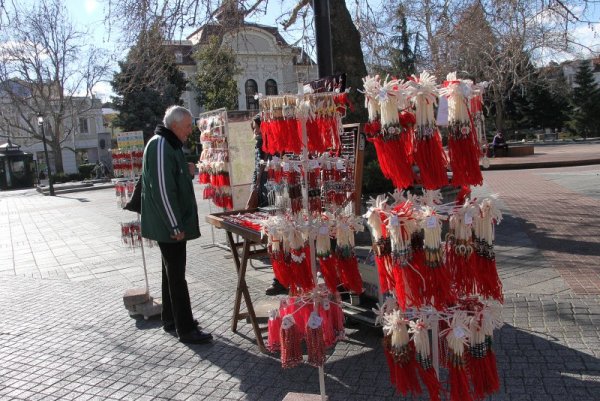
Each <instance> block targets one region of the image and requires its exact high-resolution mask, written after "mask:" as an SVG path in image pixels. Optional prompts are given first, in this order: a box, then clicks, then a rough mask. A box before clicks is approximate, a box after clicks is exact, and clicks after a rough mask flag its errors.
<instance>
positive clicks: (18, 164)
mask: <svg viewBox="0 0 600 401" xmlns="http://www.w3.org/2000/svg"><path fill="white" fill-rule="evenodd" d="M35 170H36V168H35V162H34V161H33V155H32V154H31V153H26V152H23V151H22V150H21V147H20V146H19V145H15V144H13V143H11V142H10V140H9V141H8V142H7V143H4V144H2V145H0V190H4V189H17V188H32V187H33V186H34V182H35Z"/></svg>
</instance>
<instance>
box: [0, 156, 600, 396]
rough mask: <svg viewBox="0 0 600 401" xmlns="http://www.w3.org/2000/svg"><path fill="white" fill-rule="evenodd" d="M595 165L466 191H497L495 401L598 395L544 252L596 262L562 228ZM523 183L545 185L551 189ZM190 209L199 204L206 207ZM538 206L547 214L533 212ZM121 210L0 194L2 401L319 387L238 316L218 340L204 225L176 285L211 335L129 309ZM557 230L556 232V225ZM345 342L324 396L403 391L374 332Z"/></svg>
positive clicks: (221, 314) (595, 373)
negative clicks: (501, 294) (186, 291)
mask: <svg viewBox="0 0 600 401" xmlns="http://www.w3.org/2000/svg"><path fill="white" fill-rule="evenodd" d="M594 171H597V168H592V167H588V168H569V169H560V170H535V171H533V170H532V171H530V172H529V173H527V174H525V173H523V172H516V171H513V172H503V171H499V172H496V171H494V172H487V173H485V180H486V186H484V188H482V189H481V190H478V191H477V193H478V194H482V195H483V194H486V193H493V192H500V193H501V198H502V206H503V209H504V212H505V213H506V215H505V220H504V221H503V223H502V224H501V225H500V227H499V229H498V232H497V242H498V246H497V257H498V265H499V269H500V275H501V278H502V279H503V282H504V286H505V294H506V302H505V308H504V313H503V317H504V320H505V323H506V324H505V326H504V327H503V328H502V329H500V330H499V331H498V332H497V334H496V338H495V340H496V346H497V350H496V351H497V358H498V366H499V371H500V375H501V381H502V389H501V392H500V393H499V394H497V395H495V396H493V397H490V399H492V400H511V401H517V400H524V401H534V400H540V401H541V400H561V401H567V400H585V401H587V400H590V401H591V400H597V399H599V398H600V396H599V394H600V359H599V358H600V300H599V298H598V296H597V295H595V294H593V295H589V294H586V293H584V292H580V291H574V290H576V288H575V285H574V283H573V282H572V281H571V279H570V278H569V277H567V275H566V273H563V270H564V269H565V268H563V267H561V266H562V263H563V262H562V259H561V262H560V263H557V262H556V258H558V257H561V255H563V254H564V255H568V254H569V252H568V251H564V252H557V251H556V249H558V247H559V246H560V244H561V242H562V241H569V242H570V244H571V245H579V244H580V243H581V242H583V245H580V246H579V247H573V246H572V247H571V248H570V249H575V250H579V251H578V253H575V255H577V256H578V257H590V258H591V259H590V262H589V263H590V266H591V267H593V268H597V267H598V262H597V256H598V255H597V253H594V250H593V249H594V248H589V246H593V245H594V244H597V242H594V241H597V238H586V239H584V238H583V237H582V236H581V235H578V234H579V233H586V234H588V235H589V236H590V237H596V236H597V233H598V231H597V230H596V231H595V233H596V235H594V234H593V230H592V228H593V227H592V228H590V230H592V231H579V230H577V229H575V228H574V227H576V226H577V225H576V224H574V223H573V221H576V222H577V221H579V220H577V219H580V218H581V219H583V221H585V222H586V223H589V225H590V226H595V227H596V228H597V227H598V225H597V224H598V221H597V217H594V213H596V211H595V210H598V209H597V207H596V208H595V210H594V208H593V206H597V199H598V197H597V192H596V191H597V188H598V185H597V183H598V182H597V181H594V180H597V178H594V177H596V176H594ZM505 174H506V175H505ZM522 180H533V181H531V182H532V185H527V183H521V181H522ZM535 180H542V181H543V182H544V183H548V184H549V185H550V184H552V185H555V186H557V187H558V188H555V190H553V191H551V192H549V193H548V192H546V191H545V190H544V188H545V185H543V183H540V182H537V183H536V182H535ZM528 182H529V181H528ZM526 190H527V191H528V195H526V196H524V195H521V196H519V193H518V191H526ZM561 191H562V192H561ZM565 191H567V192H568V196H569V197H570V198H569V199H572V203H571V204H570V205H569V208H572V209H574V210H577V211H578V212H577V213H570V214H569V213H564V214H561V215H559V214H558V211H557V210H556V209H553V207H554V206H553V204H554V203H555V202H557V199H556V198H553V197H552V194H554V193H558V194H560V196H561V197H560V198H559V199H558V200H565V201H566V199H567V196H563V195H562V194H563V192H565ZM537 192H542V194H543V196H540V195H539V194H538V195H536V194H537ZM573 194H575V196H573ZM588 198H591V199H592V200H591V201H590V199H588ZM588 202H592V203H591V204H590V203H588ZM593 202H596V203H593ZM520 203H526V204H527V205H526V206H524V205H520ZM534 204H535V205H534ZM200 205H201V207H202V208H203V210H201V212H202V213H204V214H205V213H207V212H208V207H207V204H206V203H205V202H201V203H200ZM590 205H591V206H590ZM538 210H548V212H547V213H546V214H547V215H549V216H548V217H547V218H546V219H545V220H544V219H543V218H542V217H538V215H537V214H536V213H537V211H538ZM525 215H526V217H524V216H525ZM133 217H134V215H133V214H132V213H128V212H122V211H120V210H119V209H118V208H117V207H116V204H115V197H114V193H113V191H112V190H98V191H88V192H79V193H72V194H65V195H62V196H58V197H43V196H41V195H39V194H37V193H34V192H31V191H15V192H6V193H2V194H1V195H0V305H1V306H0V310H1V311H2V313H0V399H1V400H5V399H6V400H11V399H15V400H35V399H44V400H46V399H47V400H55V399H77V400H80V399H81V400H86V399H97V400H104V399H121V400H140V399H141V400H145V399H190V400H193V399H200V400H222V399H223V400H281V399H282V398H283V397H284V396H285V394H286V393H288V392H307V393H317V392H318V376H317V370H316V369H314V368H311V367H309V366H302V367H299V368H295V369H291V370H283V369H281V366H280V363H279V361H278V360H277V359H276V358H274V357H272V356H269V355H264V354H261V353H260V352H259V351H258V349H257V347H256V346H255V344H254V342H253V333H252V330H251V327H250V325H248V324H244V323H242V324H241V325H240V326H239V333H238V334H233V333H231V331H230V329H229V327H230V316H231V309H232V303H233V294H234V288H235V278H236V277H235V273H234V268H233V265H232V262H231V260H229V259H226V258H225V256H226V255H227V252H225V251H224V250H222V249H220V248H219V247H214V246H211V244H212V242H213V241H212V238H211V230H210V227H209V226H206V225H203V227H202V232H203V237H202V238H201V239H200V240H197V241H192V242H191V243H190V244H189V247H188V252H189V253H188V255H189V256H188V261H189V266H188V271H189V273H188V282H189V286H190V293H191V297H192V304H193V308H194V311H195V314H196V316H197V317H198V318H199V320H200V322H201V324H202V326H204V327H206V329H207V330H209V331H211V332H212V333H213V335H214V336H215V341H214V343H213V344H211V345H199V346H186V345H183V344H180V343H179V342H178V341H177V340H176V338H174V337H172V336H170V335H169V334H167V333H165V332H163V331H162V329H161V327H160V322H159V321H158V320H156V319H151V320H144V319H135V318H132V317H130V316H129V315H128V314H127V312H126V311H125V309H124V307H123V305H122V295H123V292H124V291H125V289H127V288H130V287H133V286H139V285H142V284H143V272H142V267H141V266H142V262H141V255H140V253H139V250H138V251H131V250H129V249H126V248H124V247H123V246H122V244H121V242H120V229H119V222H120V221H126V220H129V219H132V218H133ZM557 217H558V218H557ZM532 219H534V220H532ZM595 219H596V220H595ZM532 222H533V223H532ZM533 224H535V227H542V228H543V231H542V230H541V229H540V232H542V233H543V234H544V235H538V234H536V230H533V229H532V225H533ZM555 225H559V226H564V227H565V229H568V230H569V231H566V232H565V233H564V234H561V231H560V229H557V228H554V226H555ZM580 225H581V226H584V224H580ZM581 230H587V228H585V227H583V228H581ZM214 234H215V242H217V243H219V242H222V241H223V239H224V236H223V235H222V233H221V232H219V231H216V232H215V233H214ZM548 239H550V240H551V242H549V243H548V242H545V241H546V240H548ZM586 249H587V250H588V251H587V252H585V250H586ZM590 249H591V251H590ZM595 252H597V250H596V251H595ZM146 257H147V261H148V268H149V277H150V284H151V294H152V295H154V296H160V289H159V283H160V265H159V263H158V252H157V249H156V248H151V249H147V252H146ZM566 259H567V260H568V258H566ZM578 274H579V272H576V274H575V276H578ZM271 277H272V276H271V273H270V272H269V271H268V270H267V269H249V274H248V284H249V287H250V290H251V293H252V295H253V297H254V299H255V300H258V299H261V298H265V297H264V295H263V294H262V292H263V290H264V288H265V287H266V286H267V285H268V282H269V281H270V279H271ZM578 277H579V276H578ZM347 335H348V339H347V340H346V341H344V342H341V343H339V344H337V346H336V347H335V349H334V350H332V351H331V352H330V356H329V359H328V361H327V363H326V365H325V372H326V389H327V393H328V395H329V397H330V399H331V400H398V399H402V397H401V396H398V395H395V394H394V391H393V389H392V387H391V386H390V384H389V381H388V371H387V367H386V365H385V360H384V357H383V354H382V350H381V345H380V340H381V338H380V334H379V332H378V330H376V329H369V328H366V327H364V326H360V325H353V324H349V325H348V329H347Z"/></svg>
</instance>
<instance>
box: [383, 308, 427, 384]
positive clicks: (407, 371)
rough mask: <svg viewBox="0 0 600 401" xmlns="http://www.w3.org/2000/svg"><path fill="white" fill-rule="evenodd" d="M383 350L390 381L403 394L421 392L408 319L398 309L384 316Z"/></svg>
mask: <svg viewBox="0 0 600 401" xmlns="http://www.w3.org/2000/svg"><path fill="white" fill-rule="evenodd" d="M383 332H384V352H386V359H387V361H388V365H390V366H389V367H390V371H391V372H393V373H392V383H394V384H395V386H396V389H397V390H398V391H399V392H400V393H402V394H403V395H407V394H408V393H411V394H412V395H417V394H421V393H422V390H421V386H420V384H419V380H418V378H417V366H416V361H415V355H414V354H415V352H414V347H412V346H411V344H410V338H409V335H408V320H406V319H405V318H404V316H403V314H402V312H401V311H400V310H394V311H392V312H391V313H387V314H386V315H385V316H384V326H383Z"/></svg>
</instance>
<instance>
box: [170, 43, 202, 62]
mask: <svg viewBox="0 0 600 401" xmlns="http://www.w3.org/2000/svg"><path fill="white" fill-rule="evenodd" d="M163 44H164V45H165V46H167V47H168V51H169V52H171V53H173V56H175V54H177V53H181V56H182V58H181V62H176V64H177V65H196V61H195V60H194V57H193V54H194V46H193V45H192V42H190V41H189V40H177V41H168V42H164V43H163Z"/></svg>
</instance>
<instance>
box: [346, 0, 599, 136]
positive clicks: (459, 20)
mask: <svg viewBox="0 0 600 401" xmlns="http://www.w3.org/2000/svg"><path fill="white" fill-rule="evenodd" d="M592 3H593V2H591V1H586V0H564V1H557V0H547V1H541V2H540V1H528V0H418V1H414V0H411V1H408V0H392V1H390V2H385V3H384V4H383V7H382V9H383V10H384V12H383V14H382V13H378V12H377V11H374V12H371V13H364V12H363V13H361V14H360V17H361V19H360V20H359V22H357V24H358V26H359V27H361V28H363V27H367V28H371V31H366V32H367V34H365V32H363V37H367V36H370V38H369V40H368V41H365V42H364V43H363V45H365V46H366V47H367V50H366V52H367V53H368V54H371V55H375V57H377V55H381V54H385V49H383V48H382V47H381V46H382V44H383V45H385V41H386V40H388V39H387V38H389V32H388V31H387V29H386V28H385V27H390V26H393V25H394V24H395V21H393V20H390V19H389V18H390V17H393V16H394V15H395V11H396V10H397V9H398V6H403V7H404V8H405V10H406V16H407V18H408V25H409V28H410V29H412V31H413V32H417V33H418V35H419V38H420V41H419V43H420V45H421V48H420V53H421V58H420V59H419V60H417V61H418V67H419V68H420V69H428V70H430V71H432V72H433V73H434V74H435V75H436V76H437V77H438V80H442V79H443V78H444V77H445V76H446V74H447V73H448V72H451V71H459V72H460V73H461V75H462V76H463V77H465V76H468V77H470V78H474V79H476V80H487V81H491V82H492V85H491V86H490V89H489V92H488V94H489V96H490V97H491V100H492V103H493V104H494V106H495V116H496V125H497V126H498V128H502V125H503V114H504V113H503V102H504V100H505V98H506V97H507V96H508V95H509V94H510V93H512V92H514V91H515V90H516V89H518V88H519V87H522V86H523V85H525V84H526V83H527V81H528V80H529V79H530V77H531V72H532V71H533V70H534V68H533V67H534V65H536V64H539V63H540V61H541V60H542V55H543V54H544V53H545V54H547V53H548V52H567V53H569V52H570V53H572V54H574V53H575V52H576V51H577V50H578V49H581V48H582V46H581V45H580V44H578V43H577V41H576V39H575V38H573V37H572V30H571V29H569V28H570V27H572V26H573V24H574V23H576V22H578V23H581V22H588V23H589V22H591V21H589V20H588V19H586V18H585V17H582V16H579V15H585V10H586V9H587V7H589V6H590V5H591V4H592ZM575 8H578V9H579V10H580V13H579V14H575V13H574V12H573V11H572V10H574V9H575ZM386 16H387V17H388V18H387V19H386V18H385V17H386ZM380 21H385V22H384V23H381V22H380ZM373 27H375V28H377V29H373ZM382 27H384V28H382ZM590 27H592V25H590ZM373 38H381V39H380V40H374V39H373ZM371 43H374V44H375V46H370V45H371Z"/></svg>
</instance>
